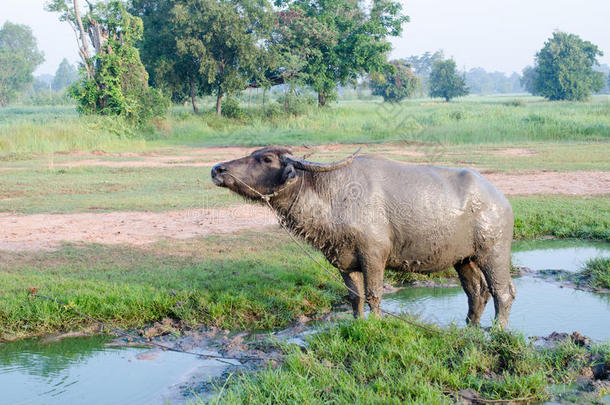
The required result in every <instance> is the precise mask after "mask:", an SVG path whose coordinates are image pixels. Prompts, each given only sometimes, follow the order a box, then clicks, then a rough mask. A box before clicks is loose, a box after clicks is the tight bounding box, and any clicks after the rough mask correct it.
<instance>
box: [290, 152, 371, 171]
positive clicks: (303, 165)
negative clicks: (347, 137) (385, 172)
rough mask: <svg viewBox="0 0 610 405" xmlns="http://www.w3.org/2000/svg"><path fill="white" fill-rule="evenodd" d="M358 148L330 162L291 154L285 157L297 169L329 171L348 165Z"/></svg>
mask: <svg viewBox="0 0 610 405" xmlns="http://www.w3.org/2000/svg"><path fill="white" fill-rule="evenodd" d="M360 149H361V148H358V150H357V151H355V152H354V153H352V154H351V155H349V156H348V157H346V158H345V159H343V160H339V161H337V162H330V163H318V162H310V161H308V160H302V159H295V158H293V157H291V156H286V157H285V159H286V160H287V161H288V162H290V163H292V164H293V165H294V167H295V168H297V169H301V170H307V171H310V172H330V171H332V170H337V169H340V168H342V167H345V166H347V165H349V164H350V163H352V160H354V158H355V157H356V155H357V154H358V153H360Z"/></svg>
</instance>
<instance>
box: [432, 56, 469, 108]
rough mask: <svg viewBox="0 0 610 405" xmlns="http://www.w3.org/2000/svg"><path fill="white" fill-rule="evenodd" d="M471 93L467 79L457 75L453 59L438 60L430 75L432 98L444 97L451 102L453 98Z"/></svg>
mask: <svg viewBox="0 0 610 405" xmlns="http://www.w3.org/2000/svg"><path fill="white" fill-rule="evenodd" d="M468 93H469V89H468V87H467V86H466V79H465V78H464V76H460V75H459V74H458V73H457V67H456V64H455V61H454V60H453V59H447V60H437V61H436V62H434V65H433V66H432V72H431V73H430V96H431V97H442V98H444V99H445V101H447V102H449V101H450V100H451V99H452V98H455V97H461V96H465V95H467V94H468Z"/></svg>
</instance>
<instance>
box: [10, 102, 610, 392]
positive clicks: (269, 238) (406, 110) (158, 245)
mask: <svg viewBox="0 0 610 405" xmlns="http://www.w3.org/2000/svg"><path fill="white" fill-rule="evenodd" d="M515 97H518V99H519V100H521V101H518V102H514V99H515ZM208 107H209V106H207V105H206V106H205V109H209V108H208ZM244 109H245V112H244V115H243V116H242V118H240V119H227V118H218V117H215V116H214V115H213V114H211V113H208V112H206V113H204V114H201V115H199V116H194V115H192V114H191V113H190V112H188V110H187V109H185V108H183V107H176V108H175V109H174V111H173V113H172V114H171V115H170V116H169V117H168V118H167V119H165V120H158V121H155V122H153V123H152V124H151V125H150V126H149V127H147V128H133V127H131V126H129V125H128V124H126V123H125V122H122V121H120V120H116V119H109V118H103V117H102V118H100V117H79V116H78V115H77V114H76V113H75V111H74V109H73V108H70V107H49V108H43V107H37V108H34V107H13V108H8V109H0V212H8V213H11V214H14V215H28V214H36V213H51V214H69V213H79V212H112V211H156V212H164V211H168V210H180V209H190V208H214V207H229V206H231V205H235V204H237V203H241V202H243V201H242V200H241V199H239V198H238V197H235V196H234V195H232V194H231V193H229V192H228V191H227V190H224V189H220V188H217V187H214V186H213V185H212V184H211V182H210V178H209V172H210V167H211V165H212V164H213V162H215V161H218V160H222V159H223V155H222V151H221V150H213V151H212V152H210V151H207V152H205V153H203V152H201V151H197V148H199V147H210V146H229V145H240V146H252V145H266V144H270V143H276V144H288V145H295V146H298V145H302V144H307V145H321V146H320V147H319V148H318V149H316V151H317V153H316V154H315V158H316V159H320V160H329V159H334V158H336V157H338V156H344V155H345V153H347V152H349V151H352V150H353V149H354V145H353V143H365V145H362V146H363V150H364V152H376V153H382V154H386V155H388V156H391V157H392V158H394V159H397V160H403V161H407V162H409V163H415V164H417V163H435V164H442V165H450V166H461V167H474V168H476V169H479V170H481V171H484V172H488V173H489V172H509V173H516V172H532V171H541V170H547V171H576V170H579V171H580V170H584V171H610V160H609V159H608V156H609V155H610V99H608V97H607V96H604V97H597V98H595V99H594V100H593V101H591V102H588V103H548V102H545V101H542V100H541V99H538V98H533V97H521V96H511V97H493V98H481V97H467V98H465V99H464V100H462V101H459V102H453V103H449V104H446V103H437V102H434V101H433V100H410V101H407V102H404V103H401V104H399V105H389V104H388V105H384V104H380V103H376V102H347V101H343V102H340V103H338V104H336V105H333V106H332V107H331V108H324V109H317V108H312V109H311V110H310V111H309V112H308V114H305V115H301V116H297V117H295V116H286V115H279V116H278V115H274V116H269V115H268V114H267V112H266V111H265V110H264V109H262V108H261V107H260V106H257V107H250V106H248V105H245V106H244ZM329 143H339V144H341V145H338V146H333V147H332V148H331V147H324V145H326V144H329ZM508 148H511V150H512V152H511V153H505V150H506V149H508ZM403 149H404V150H408V151H409V153H403V154H401V153H397V151H398V152H400V151H401V150H403ZM515 151H517V152H518V153H514V152H515ZM206 153H207V154H206ZM160 157H165V158H167V159H166V161H163V162H161V163H159V162H158V161H156V163H155V164H149V163H151V162H152V161H154V160H155V159H157V160H158V159H159V158H160ZM87 160H89V161H91V160H95V161H96V164H98V165H97V166H94V165H92V164H91V163H87V162H86V161H87ZM174 160H175V162H182V163H184V162H187V163H193V164H196V166H188V165H184V166H180V165H175V164H173V163H175V162H174ZM83 161H85V162H83ZM100 162H101V164H100ZM153 163H154V162H153ZM510 201H511V203H512V205H513V208H514V212H515V218H516V220H515V234H514V236H515V238H516V239H533V238H540V237H546V236H553V237H558V238H582V239H598V240H604V241H610V196H609V195H607V194H605V195H603V194H602V195H596V196H568V195H530V196H520V195H511V196H510ZM261 247H262V248H261ZM313 253H314V254H315V255H317V257H319V258H320V259H321V255H320V254H319V253H318V252H313ZM0 255H1V260H0V286H1V288H0V341H2V340H8V339H15V338H20V337H25V336H35V335H43V334H48V333H55V332H62V331H69V330H78V329H84V330H91V331H92V330H93V329H94V328H93V327H94V325H92V323H91V322H89V321H87V320H86V319H83V318H82V317H80V316H79V315H77V314H76V313H74V312H73V311H72V310H71V309H70V308H64V307H62V306H60V305H58V304H56V303H54V302H50V301H45V300H40V299H37V298H35V297H33V296H31V295H30V293H29V290H30V288H31V287H34V288H36V289H37V291H38V292H39V293H40V294H43V295H48V296H53V297H58V298H61V299H63V300H65V301H67V302H68V303H69V304H70V305H73V306H75V307H77V308H78V309H79V310H81V311H83V312H85V313H88V314H90V315H92V316H94V317H96V318H99V319H102V320H104V321H105V322H107V323H109V324H110V325H112V326H115V327H120V328H141V327H145V326H147V325H150V324H151V323H153V322H156V321H159V320H161V319H164V318H171V319H172V320H174V321H176V323H177V324H178V325H180V327H189V326H196V325H201V324H205V325H214V326H218V327H221V328H227V329H240V330H243V329H269V328H279V327H285V326H287V325H290V324H291V323H292V322H294V321H295V319H297V318H298V317H299V316H301V315H307V316H313V315H315V314H320V313H323V312H327V311H330V310H331V309H332V308H333V306H336V305H338V304H341V303H344V302H345V297H344V296H345V291H344V289H343V287H342V286H341V285H340V284H339V283H337V282H336V281H334V280H333V279H331V278H329V277H328V276H327V275H325V273H323V272H322V271H320V269H318V268H316V267H315V266H314V265H313V264H311V263H310V262H309V261H306V260H304V259H303V254H302V252H300V251H299V250H298V249H297V248H296V247H295V246H294V245H292V244H291V243H290V241H289V239H288V237H287V236H286V235H284V234H283V233H281V232H279V231H277V232H274V231H265V232H256V233H255V232H241V233H237V234H232V235H223V236H208V237H199V238H194V239H189V240H184V241H178V240H168V241H159V242H154V243H151V244H147V245H144V246H133V245H97V244H65V245H63V246H62V247H61V248H60V249H58V250H54V251H27V252H9V251H0ZM604 266H606V267H607V263H605V262H600V263H597V262H596V263H592V264H591V266H590V269H589V270H588V271H589V272H590V273H591V274H595V275H596V278H595V279H596V280H603V277H607V274H606V272H605V267H604ZM464 299H465V298H464ZM284 350H285V352H286V356H285V362H284V364H283V366H281V367H280V368H269V369H268V370H263V371H261V372H260V373H257V374H254V375H247V376H242V377H239V378H237V379H235V380H232V381H230V382H229V385H228V386H227V387H225V388H226V389H224V390H223V392H222V394H221V395H220V396H219V397H218V398H216V399H217V400H218V401H219V402H224V403H250V402H264V403H268V402H282V403H284V402H290V403H296V402H304V403H312V402H334V403H347V402H349V403H358V402H360V403H388V402H393V401H394V402H407V401H410V402H413V403H453V401H454V400H453V399H452V398H454V397H455V392H456V391H459V390H463V389H467V388H471V389H474V390H477V391H478V392H479V393H480V394H481V395H482V396H483V397H484V398H487V399H492V400H493V399H499V398H503V399H508V398H513V399H514V398H527V399H528V400H544V399H545V398H546V397H547V393H546V388H547V387H548V385H549V384H550V383H572V382H574V381H575V379H576V377H577V376H578V373H579V370H580V369H581V368H582V367H583V366H586V365H589V363H590V354H591V353H589V352H587V350H586V349H584V348H579V347H576V346H574V345H571V344H565V345H563V346H560V348H559V349H558V350H555V351H553V352H552V353H551V352H547V351H535V350H534V349H533V348H532V347H531V346H530V345H528V344H527V343H526V342H525V339H524V338H523V337H520V336H515V335H506V334H503V333H500V332H491V333H487V332H482V331H479V330H473V329H459V328H449V329H447V330H446V331H445V333H444V334H443V335H442V336H430V335H427V334H422V333H421V331H419V330H417V329H414V328H412V327H410V326H408V325H405V324H403V323H397V322H395V321H393V320H370V321H349V322H345V323H341V324H339V325H337V326H335V327H333V328H330V329H329V330H328V331H326V332H324V333H321V334H318V335H315V336H314V337H312V338H311V339H310V346H309V347H308V348H307V349H306V350H305V351H301V350H299V349H296V348H294V347H292V346H288V347H285V348H284ZM595 350H600V351H605V352H604V354H603V355H605V356H610V354H608V350H607V348H600V349H595Z"/></svg>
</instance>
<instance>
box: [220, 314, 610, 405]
mask: <svg viewBox="0 0 610 405" xmlns="http://www.w3.org/2000/svg"><path fill="white" fill-rule="evenodd" d="M308 342H309V346H308V347H307V348H306V349H304V350H301V349H300V348H297V347H295V346H287V347H285V349H284V350H285V351H286V357H285V362H284V364H283V365H282V366H280V367H278V368H271V367H270V368H268V369H266V370H263V371H260V372H258V373H254V374H249V375H243V376H240V377H237V378H236V379H235V380H233V381H232V382H230V383H229V384H228V387H225V389H224V390H223V391H222V392H221V393H220V394H219V396H217V397H216V398H215V399H214V400H213V401H212V403H227V404H246V403H320V404H321V403H412V404H431V403H435V404H452V403H455V402H456V393H457V392H458V391H461V390H465V389H472V390H475V391H476V392H477V393H478V395H479V396H480V397H482V398H484V399H490V400H499V399H504V400H510V399H513V400H515V399H527V401H528V402H533V401H543V400H545V399H547V398H548V394H547V391H546V388H547V386H548V385H549V384H550V383H553V382H568V383H569V382H573V381H575V379H576V378H577V377H578V373H579V370H580V369H582V368H583V367H585V366H587V365H589V363H590V362H591V361H590V356H589V355H588V352H587V349H586V348H583V347H578V346H576V345H574V344H573V343H571V342H566V343H562V344H560V345H559V346H558V347H557V348H556V349H541V350H536V349H534V347H533V346H531V345H530V344H528V343H526V341H525V338H524V337H523V336H522V335H515V334H510V333H506V332H503V331H500V330H492V331H491V332H490V333H489V334H488V333H487V332H484V331H482V330H480V329H475V328H463V329H462V328H457V327H451V328H448V329H446V330H445V332H444V333H443V334H441V335H430V334H428V333H426V332H424V331H422V330H421V329H417V328H415V327H413V326H411V325H408V324H406V323H404V322H402V321H400V320H395V319H388V318H384V319H368V320H354V321H347V322H344V323H341V324H339V325H337V326H335V327H333V328H331V329H330V330H327V331H323V332H320V333H318V334H316V335H314V336H312V337H310V338H309V339H308ZM605 355H606V356H607V355H608V353H606V354H605Z"/></svg>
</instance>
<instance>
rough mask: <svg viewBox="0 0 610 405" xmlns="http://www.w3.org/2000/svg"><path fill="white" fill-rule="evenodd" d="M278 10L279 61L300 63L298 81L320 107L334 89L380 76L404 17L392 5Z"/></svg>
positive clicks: (329, 3) (323, 0) (343, 0)
mask: <svg viewBox="0 0 610 405" xmlns="http://www.w3.org/2000/svg"><path fill="white" fill-rule="evenodd" d="M275 5H276V6H277V7H281V11H280V14H279V21H280V23H279V24H278V29H277V30H275V31H274V33H273V34H274V36H273V44H274V46H275V47H277V48H279V49H280V51H279V54H281V55H282V56H281V58H284V59H286V58H291V56H292V58H291V59H292V60H293V61H295V60H296V61H298V60H300V61H301V62H302V67H301V68H300V69H298V71H297V73H296V75H297V76H298V77H299V78H300V79H301V80H302V81H303V82H304V83H305V84H307V85H308V86H309V87H310V88H311V89H312V90H313V91H315V92H317V93H318V105H320V106H324V105H326V103H327V102H328V101H329V100H332V99H334V98H335V97H336V88H337V85H338V84H340V85H343V86H345V85H348V84H355V83H356V80H357V79H358V77H360V76H361V75H363V74H367V73H371V72H383V71H384V70H385V68H386V66H387V62H386V60H387V54H388V53H389V51H390V50H391V44H390V42H389V41H388V37H395V36H399V35H400V33H401V32H402V26H403V24H404V23H405V22H406V21H408V17H407V16H405V15H402V13H401V10H402V6H401V5H400V3H399V2H398V1H394V0H373V1H372V2H371V3H370V4H368V3H367V4H365V3H364V2H358V1H353V0H313V1H311V0H276V3H275Z"/></svg>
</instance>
